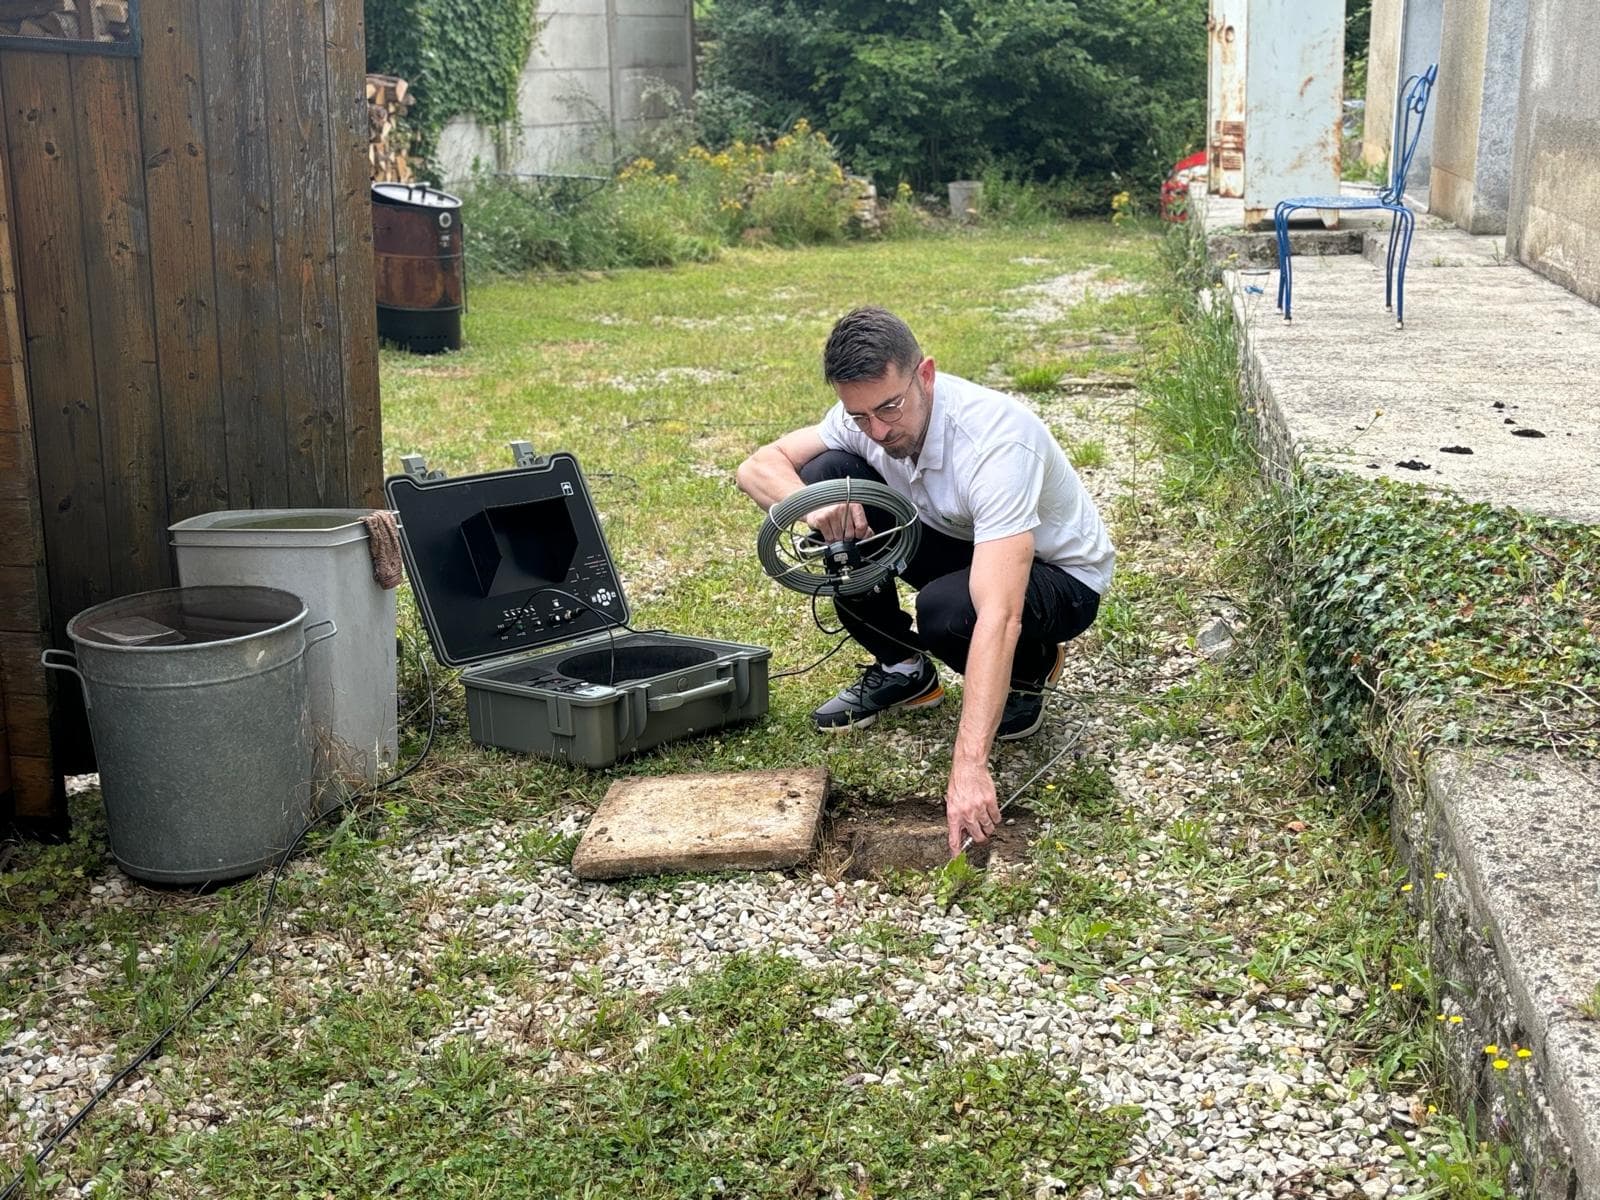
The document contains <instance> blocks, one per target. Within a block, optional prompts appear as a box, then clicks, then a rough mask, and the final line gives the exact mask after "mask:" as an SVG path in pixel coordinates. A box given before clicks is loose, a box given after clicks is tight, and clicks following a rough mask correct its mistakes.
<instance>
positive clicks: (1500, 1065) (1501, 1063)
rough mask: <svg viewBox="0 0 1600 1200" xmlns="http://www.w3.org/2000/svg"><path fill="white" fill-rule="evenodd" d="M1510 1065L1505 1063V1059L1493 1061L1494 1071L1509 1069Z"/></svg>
mask: <svg viewBox="0 0 1600 1200" xmlns="http://www.w3.org/2000/svg"><path fill="white" fill-rule="evenodd" d="M1510 1065H1511V1064H1510V1063H1508V1062H1507V1061H1506V1060H1505V1059H1503V1058H1497V1059H1495V1060H1494V1069H1495V1070H1496V1071H1504V1070H1505V1069H1506V1068H1507V1067H1509V1066H1510Z"/></svg>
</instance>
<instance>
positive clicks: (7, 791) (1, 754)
mask: <svg viewBox="0 0 1600 1200" xmlns="http://www.w3.org/2000/svg"><path fill="white" fill-rule="evenodd" d="M15 807H16V795H15V792H14V790H13V788H12V784H11V741H10V739H9V738H8V737H6V727H5V723H4V722H3V721H0V820H3V819H4V818H6V817H7V816H9V815H10V814H11V812H12V810H13V809H14V808H15Z"/></svg>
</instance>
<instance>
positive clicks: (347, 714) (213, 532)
mask: <svg viewBox="0 0 1600 1200" xmlns="http://www.w3.org/2000/svg"><path fill="white" fill-rule="evenodd" d="M368 511H369V510H367V509H364V508H251V509H234V510H231V511H227V512H212V513H205V514H203V515H201V516H198V517H191V518H189V519H188V520H187V521H179V522H178V523H177V524H176V525H174V526H172V527H171V528H170V530H169V531H168V532H169V533H170V534H171V535H172V546H173V551H174V553H175V554H176V556H177V560H178V583H179V584H180V585H181V586H183V587H200V586H208V585H250V586H259V587H275V588H282V589H283V590H284V591H286V592H293V593H294V594H295V595H297V596H299V597H300V598H301V599H303V600H304V601H305V602H306V607H307V608H308V609H309V610H310V618H309V619H310V620H312V621H323V620H331V621H333V622H334V623H335V624H336V625H338V627H339V629H340V630H341V632H340V634H339V636H338V637H337V638H336V639H334V641H333V642H332V643H331V644H330V645H329V646H328V647H326V648H325V651H324V653H322V654H317V655H313V656H312V658H311V659H310V660H309V663H308V675H307V683H308V686H309V688H310V694H311V723H312V727H313V729H314V731H315V737H316V742H317V777H318V778H319V779H320V780H323V781H324V782H326V781H329V780H333V779H345V780H364V781H366V782H368V783H371V782H374V781H376V780H377V779H379V778H380V776H381V775H383V774H385V773H387V772H388V770H389V768H390V767H391V766H393V764H394V761H395V758H396V720H395V718H396V714H395V603H394V592H393V591H392V590H385V589H384V588H381V587H379V586H378V585H377V584H376V583H375V582H373V578H372V559H371V556H370V554H369V553H368V549H367V543H368V535H367V528H366V526H365V525H363V524H362V523H361V519H362V518H363V517H364V516H366V515H367V513H368Z"/></svg>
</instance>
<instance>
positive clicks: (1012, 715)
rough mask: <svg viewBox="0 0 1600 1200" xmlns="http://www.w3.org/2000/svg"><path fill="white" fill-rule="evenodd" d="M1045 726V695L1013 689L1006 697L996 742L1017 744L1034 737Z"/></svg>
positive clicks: (996, 732)
mask: <svg viewBox="0 0 1600 1200" xmlns="http://www.w3.org/2000/svg"><path fill="white" fill-rule="evenodd" d="M1043 724H1044V693H1043V692H1025V691H1023V690H1022V689H1021V688H1012V689H1011V694H1010V695H1008V696H1007V697H1006V706H1005V708H1004V709H1003V710H1002V711H1001V713H1000V728H998V729H996V730H995V733H994V736H995V740H996V741H1001V742H1016V741H1021V740H1022V739H1023V738H1025V737H1032V736H1033V735H1034V734H1036V733H1038V732H1039V726H1041V725H1043Z"/></svg>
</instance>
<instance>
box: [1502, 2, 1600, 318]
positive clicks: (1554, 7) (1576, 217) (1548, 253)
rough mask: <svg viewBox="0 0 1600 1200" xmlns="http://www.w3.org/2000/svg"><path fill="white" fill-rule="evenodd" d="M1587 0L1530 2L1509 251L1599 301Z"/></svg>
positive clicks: (1591, 12) (1596, 158) (1596, 85)
mask: <svg viewBox="0 0 1600 1200" xmlns="http://www.w3.org/2000/svg"><path fill="white" fill-rule="evenodd" d="M1595 37H1596V13H1595V6H1594V3H1593V0H1529V3H1528V24H1527V41H1526V45H1525V47H1524V50H1523V60H1522V93H1521V102H1520V104H1519V105H1518V111H1517V133H1516V143H1515V144H1516V150H1515V155H1514V158H1513V162H1512V173H1511V178H1512V184H1511V196H1510V205H1509V213H1508V218H1507V229H1506V248H1507V249H1508V250H1509V251H1510V252H1511V253H1512V254H1514V255H1515V256H1516V257H1517V258H1518V259H1520V260H1521V261H1522V262H1524V263H1526V264H1527V265H1528V266H1530V267H1532V268H1533V269H1534V270H1535V271H1538V272H1539V273H1540V274H1541V275H1545V276H1548V277H1549V278H1551V279H1553V280H1555V281H1556V282H1557V283H1559V284H1561V285H1562V286H1563V287H1565V288H1569V289H1570V290H1572V291H1574V292H1576V293H1577V294H1578V295H1580V296H1582V297H1583V298H1584V299H1586V300H1589V301H1591V302H1595V303H1600V73H1596V71H1595V70H1594V62H1593V58H1594V54H1593V49H1594V45H1595Z"/></svg>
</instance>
